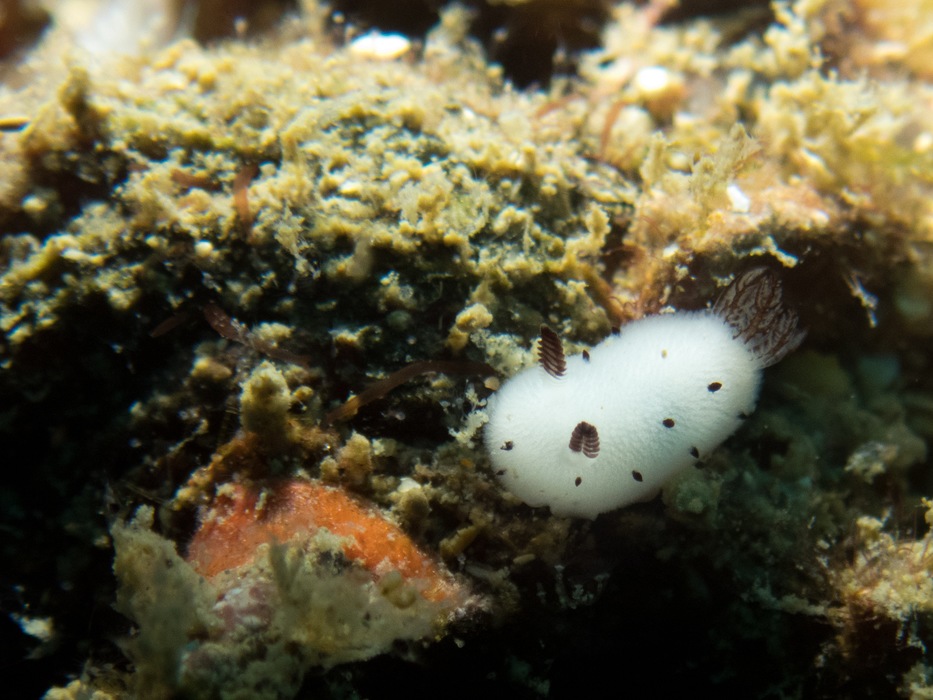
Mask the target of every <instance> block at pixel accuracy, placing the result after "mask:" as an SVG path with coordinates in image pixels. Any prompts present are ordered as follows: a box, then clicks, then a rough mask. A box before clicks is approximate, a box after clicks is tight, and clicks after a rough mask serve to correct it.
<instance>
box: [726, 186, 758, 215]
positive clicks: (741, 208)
mask: <svg viewBox="0 0 933 700" xmlns="http://www.w3.org/2000/svg"><path fill="white" fill-rule="evenodd" d="M726 195H728V197H729V203H730V204H731V205H732V211H734V212H738V213H740V214H747V213H748V210H749V208H750V207H751V203H752V201H751V200H750V199H749V198H748V197H747V196H745V193H744V192H743V191H742V190H741V188H740V187H739V186H738V185H736V184H732V185H729V186H728V187H726Z"/></svg>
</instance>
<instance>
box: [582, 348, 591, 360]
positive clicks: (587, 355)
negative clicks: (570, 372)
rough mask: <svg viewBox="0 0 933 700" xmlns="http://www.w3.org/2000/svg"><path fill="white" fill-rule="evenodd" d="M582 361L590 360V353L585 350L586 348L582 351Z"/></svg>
mask: <svg viewBox="0 0 933 700" xmlns="http://www.w3.org/2000/svg"><path fill="white" fill-rule="evenodd" d="M583 361H584V362H589V361H590V353H589V352H587V351H586V350H584V351H583Z"/></svg>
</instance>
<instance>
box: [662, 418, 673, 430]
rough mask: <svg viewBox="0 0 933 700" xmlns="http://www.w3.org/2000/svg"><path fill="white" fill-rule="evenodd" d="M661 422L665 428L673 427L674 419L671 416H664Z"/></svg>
mask: <svg viewBox="0 0 933 700" xmlns="http://www.w3.org/2000/svg"><path fill="white" fill-rule="evenodd" d="M661 424H662V425H663V426H664V427H665V428H673V427H674V419H673V418H665V419H664V420H662V421H661Z"/></svg>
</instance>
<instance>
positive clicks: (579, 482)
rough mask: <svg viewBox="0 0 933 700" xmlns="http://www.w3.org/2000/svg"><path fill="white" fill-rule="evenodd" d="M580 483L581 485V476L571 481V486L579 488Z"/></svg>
mask: <svg viewBox="0 0 933 700" xmlns="http://www.w3.org/2000/svg"><path fill="white" fill-rule="evenodd" d="M582 483H583V477H581V476H578V477H577V478H576V479H574V480H573V485H574V486H579V485H580V484H582Z"/></svg>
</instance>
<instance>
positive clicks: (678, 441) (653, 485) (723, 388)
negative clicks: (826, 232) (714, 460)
mask: <svg viewBox="0 0 933 700" xmlns="http://www.w3.org/2000/svg"><path fill="white" fill-rule="evenodd" d="M802 339H803V333H802V332H801V331H799V330H797V318H796V314H794V313H793V312H792V311H789V310H787V309H786V308H784V307H783V305H782V304H781V288H780V284H779V282H778V280H777V277H776V276H775V275H774V274H773V273H771V272H769V271H767V270H765V269H763V268H755V269H753V270H750V271H748V272H746V273H744V274H743V275H741V276H739V277H738V278H737V279H736V280H735V281H734V282H733V283H732V285H731V286H730V287H729V288H727V289H726V291H725V292H724V293H723V295H722V297H721V298H720V299H719V301H718V302H717V303H716V305H715V306H714V308H713V309H712V310H707V311H700V312H676V313H672V314H666V315H660V316H651V317H647V318H643V319H641V320H638V321H634V322H632V323H630V324H628V325H626V326H625V327H624V328H622V330H621V331H620V332H619V333H618V334H617V335H613V336H610V337H609V338H608V339H606V340H604V341H603V342H602V343H600V344H599V345H597V346H596V347H594V348H593V349H592V350H590V351H589V352H584V353H582V354H580V355H575V356H573V357H568V358H565V357H564V355H563V349H562V347H561V343H560V339H559V338H558V337H557V335H556V334H555V333H554V332H553V331H551V330H549V329H547V328H542V335H541V340H540V341H539V344H538V350H539V359H540V362H539V365H538V366H535V367H531V368H528V369H526V370H524V371H523V372H520V373H519V374H517V375H516V376H515V377H513V378H512V379H510V380H509V381H507V382H506V383H505V384H504V385H503V387H502V388H501V389H500V390H499V391H498V392H497V393H496V394H495V395H494V396H492V397H491V398H490V400H489V405H488V408H487V411H488V414H489V423H488V424H487V425H486V428H485V442H486V447H487V450H488V452H489V456H490V459H491V461H492V465H493V468H494V470H495V471H496V474H497V475H498V477H499V479H500V481H501V482H502V484H503V485H504V486H505V487H506V488H507V489H508V490H509V491H511V492H512V493H513V494H515V495H516V496H517V497H519V498H520V499H521V500H522V501H524V502H525V503H527V504H529V505H532V506H543V505H547V506H550V508H551V511H552V512H553V513H554V514H555V515H562V516H576V517H584V518H595V517H596V516H597V515H598V514H600V513H604V512H606V511H610V510H614V509H616V508H620V507H622V506H625V505H629V504H631V503H634V502H637V501H643V500H647V499H650V498H652V497H653V496H655V495H656V494H657V493H658V491H659V490H660V488H661V487H662V486H663V485H664V483H665V482H666V481H667V480H668V479H670V477H671V476H673V475H674V474H676V473H677V472H679V471H682V470H684V469H686V468H688V467H690V466H691V465H693V464H695V463H696V461H697V460H698V459H699V458H700V457H701V456H703V455H706V454H708V453H709V452H710V451H712V450H713V449H714V448H716V447H717V446H718V445H719V444H720V443H721V442H722V441H723V440H725V439H726V438H727V437H729V435H731V434H732V433H733V432H734V431H735V430H736V429H737V428H738V426H739V425H740V424H741V422H742V420H743V419H744V418H745V417H747V416H748V415H749V414H750V413H751V412H752V411H753V410H754V408H755V403H756V401H757V398H758V389H759V384H760V379H761V370H762V369H763V368H764V367H767V366H769V365H772V364H774V363H775V362H778V361H779V360H780V359H781V358H782V357H784V356H785V355H786V354H787V353H788V352H790V351H791V350H793V349H794V348H795V347H797V345H799V344H800V341H801V340H802Z"/></svg>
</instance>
